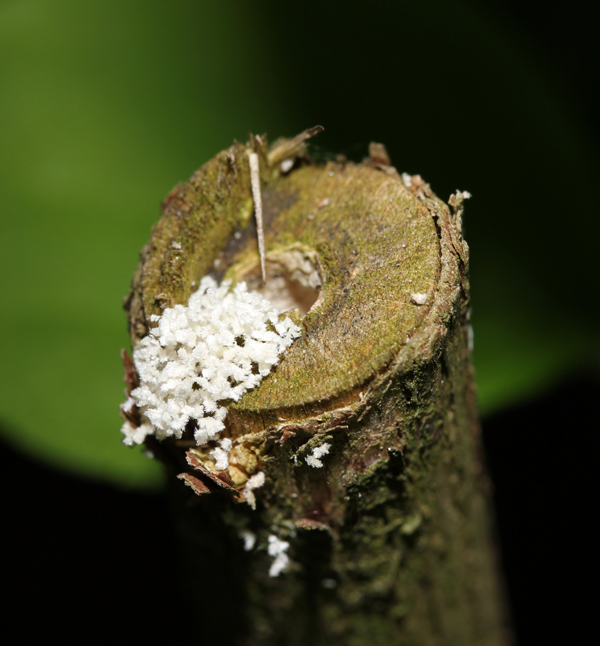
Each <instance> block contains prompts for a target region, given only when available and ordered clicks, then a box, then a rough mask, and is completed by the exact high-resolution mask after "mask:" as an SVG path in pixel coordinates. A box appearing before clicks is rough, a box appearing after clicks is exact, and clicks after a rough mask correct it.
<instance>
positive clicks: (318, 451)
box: [306, 442, 331, 469]
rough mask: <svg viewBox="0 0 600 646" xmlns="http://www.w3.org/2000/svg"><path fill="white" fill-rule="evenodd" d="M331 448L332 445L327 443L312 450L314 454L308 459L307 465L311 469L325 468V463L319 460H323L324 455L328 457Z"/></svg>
mask: <svg viewBox="0 0 600 646" xmlns="http://www.w3.org/2000/svg"><path fill="white" fill-rule="evenodd" d="M330 448H331V444H329V443H328V442H325V443H323V444H321V445H320V446H317V447H315V448H314V449H313V450H312V453H311V454H310V455H309V456H308V457H307V458H306V464H308V466H309V467H313V468H315V469H320V468H321V467H322V466H323V462H322V461H321V460H319V458H322V457H323V456H324V455H327V454H328V453H329V449H330Z"/></svg>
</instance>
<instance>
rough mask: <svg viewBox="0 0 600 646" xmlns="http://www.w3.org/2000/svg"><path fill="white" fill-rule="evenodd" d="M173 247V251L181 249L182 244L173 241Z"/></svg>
mask: <svg viewBox="0 0 600 646" xmlns="http://www.w3.org/2000/svg"><path fill="white" fill-rule="evenodd" d="M171 246H172V247H173V249H181V242H175V241H173V242H171Z"/></svg>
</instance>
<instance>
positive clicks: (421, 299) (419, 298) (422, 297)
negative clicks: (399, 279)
mask: <svg viewBox="0 0 600 646" xmlns="http://www.w3.org/2000/svg"><path fill="white" fill-rule="evenodd" d="M410 298H411V300H412V302H413V303H416V304H417V305H425V303H426V302H427V294H419V293H414V294H411V295H410Z"/></svg>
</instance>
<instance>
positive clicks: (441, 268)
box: [126, 137, 508, 646]
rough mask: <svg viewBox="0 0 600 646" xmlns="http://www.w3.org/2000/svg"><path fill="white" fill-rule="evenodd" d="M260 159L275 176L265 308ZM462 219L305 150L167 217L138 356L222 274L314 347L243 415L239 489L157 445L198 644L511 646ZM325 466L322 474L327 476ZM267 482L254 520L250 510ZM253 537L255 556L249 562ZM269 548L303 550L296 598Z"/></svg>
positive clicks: (366, 170) (225, 475)
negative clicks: (317, 452)
mask: <svg viewBox="0 0 600 646" xmlns="http://www.w3.org/2000/svg"><path fill="white" fill-rule="evenodd" d="M249 151H250V152H254V153H257V154H258V157H259V162H260V168H261V185H262V200H263V217H264V227H265V236H266V267H267V274H268V276H269V279H268V281H267V285H266V286H265V287H261V282H260V262H259V258H258V253H257V243H256V235H255V227H254V224H253V221H252V217H251V216H252V190H251V185H250V174H249V168H248V152H249ZM449 202H450V207H451V208H449V207H448V206H447V205H446V204H444V203H443V202H442V201H440V200H439V199H438V198H436V196H435V195H434V194H433V193H432V191H431V189H430V188H429V186H428V185H427V184H426V183H425V182H423V181H422V180H421V178H420V177H418V176H413V177H411V178H409V177H408V176H400V175H399V174H398V173H397V172H396V170H395V169H394V168H393V167H392V166H390V165H389V160H388V159H387V154H386V153H385V149H383V147H382V146H379V147H378V146H372V147H371V156H370V159H368V160H366V161H365V162H363V163H362V164H358V165H357V164H352V163H348V162H346V161H345V160H343V159H338V160H336V161H331V162H329V163H326V164H323V165H317V164H313V163H311V161H310V159H309V158H308V157H307V155H306V152H305V149H304V139H302V137H300V138H295V139H293V140H280V141H278V142H275V144H274V146H273V147H272V148H271V149H270V150H269V148H268V147H267V143H266V140H265V139H264V138H260V137H251V139H250V141H249V143H248V144H247V145H246V146H244V145H242V144H235V145H234V146H232V147H231V148H230V149H228V150H227V151H224V152H222V153H220V154H219V155H217V157H215V158H214V159H213V160H211V161H210V162H208V163H207V164H206V165H205V166H204V167H202V168H201V169H200V170H199V171H197V172H196V173H195V174H194V176H193V177H192V178H191V179H190V180H189V182H187V183H185V184H183V185H181V186H179V187H177V188H176V189H175V191H174V192H173V193H172V194H171V195H170V196H169V198H168V199H167V201H166V202H165V205H164V209H163V216H162V218H161V220H160V221H159V223H158V224H157V225H156V227H155V228H154V230H153V233H152V236H151V239H150V242H149V243H148V245H147V246H146V247H145V248H144V250H143V251H142V254H141V261H140V265H139V267H138V270H137V272H136V275H135V277H134V281H133V286H132V290H131V293H130V294H129V296H128V298H127V299H126V308H127V310H128V314H129V321H130V330H131V336H132V342H133V344H134V345H135V343H136V342H137V341H138V340H139V339H140V338H142V337H143V336H144V335H145V334H147V332H148V329H149V325H150V323H149V320H150V319H149V316H150V315H151V314H160V312H161V311H162V310H163V309H164V308H165V307H167V306H172V305H174V304H175V303H186V302H187V300H188V298H189V296H190V294H191V293H192V292H193V291H194V289H195V287H196V286H197V284H198V282H199V280H200V278H201V277H202V276H204V275H205V274H208V273H212V274H213V276H215V278H217V279H219V280H220V279H222V278H223V277H225V278H231V279H233V280H234V281H237V280H247V281H249V282H250V283H251V285H253V286H254V287H256V288H261V289H263V290H264V291H265V293H267V294H269V295H271V296H273V295H275V297H281V298H283V299H284V300H285V299H287V300H288V301H289V302H291V303H293V304H296V305H297V309H296V311H295V312H294V313H293V316H295V318H296V320H297V321H299V322H301V325H302V328H303V334H302V336H301V337H300V338H299V339H298V340H296V341H295V343H294V344H293V345H292V346H291V347H290V348H289V349H288V350H287V351H286V353H285V354H284V356H283V358H282V360H281V361H280V363H279V365H278V366H277V368H276V370H274V371H273V372H272V373H271V374H270V375H269V376H268V377H267V378H265V379H264V380H263V382H262V383H261V385H260V386H259V387H257V388H256V389H254V390H253V391H250V392H248V393H247V394H246V395H245V396H244V397H243V398H242V399H241V400H240V401H238V402H236V403H231V405H230V406H229V413H228V417H227V434H228V435H229V436H230V437H231V439H232V440H233V442H234V449H233V451H232V453H231V460H230V467H229V469H228V471H227V472H216V471H214V464H211V462H210V459H209V458H208V457H207V452H204V453H203V452H202V450H199V451H196V452H194V453H192V454H189V455H188V459H187V460H186V458H185V453H186V450H187V449H189V448H190V446H192V443H191V442H190V441H189V434H188V436H187V437H186V436H184V438H183V440H166V441H163V442H162V443H158V442H156V441H153V440H152V438H149V439H148V441H147V443H148V446H149V448H150V449H151V450H152V451H153V452H154V453H155V454H156V455H157V457H160V458H161V459H162V460H163V462H164V463H165V465H166V466H167V468H168V471H169V473H170V474H171V477H170V483H171V488H172V490H173V496H174V500H175V501H176V506H177V507H176V508H177V518H178V522H179V527H180V530H181V532H182V535H183V536H184V542H185V544H186V545H187V559H186V567H187V568H188V569H189V573H190V576H191V578H192V580H193V582H194V583H193V586H192V590H193V594H194V595H196V601H197V604H198V607H199V619H198V621H199V624H198V625H199V638H201V637H202V636H205V637H206V636H207V635H208V634H214V635H217V636H219V637H220V638H222V640H223V641H224V642H225V643H240V644H286V645H289V646H292V645H298V646H300V645H304V644H311V645H320V644H344V645H353V646H359V645H360V646H362V645H363V644H369V645H370V646H374V645H379V644H381V645H384V644H385V645H386V646H387V645H389V644H407V645H408V644H435V645H437V644H439V645H442V644H448V645H451V644H452V645H454V644H461V645H463V646H466V645H469V644H477V645H485V646H488V645H489V646H491V645H501V644H506V643H507V641H508V636H507V635H508V633H507V631H506V627H505V613H504V604H503V598H502V591H501V586H500V584H499V576H498V571H497V563H496V556H495V551H494V545H493V540H492V536H491V534H492V530H491V523H490V509H489V485H488V481H487V478H486V475H485V469H484V466H483V461H482V456H481V446H480V439H479V426H478V420H477V414H476V401H475V393H474V385H473V370H472V366H471V357H470V350H469V343H468V339H469V322H468V318H469V283H468V248H467V245H466V243H465V242H464V240H463V238H462V233H461V218H462V196H461V195H460V194H457V195H456V196H453V197H452V198H451V200H450V201H449ZM315 298H316V302H314V303H313V302H312V301H314V299H315ZM306 310H308V312H307V313H304V312H305V311H306ZM324 444H328V445H330V450H329V453H328V454H326V455H324V456H323V457H321V458H319V459H320V460H321V461H322V463H323V467H321V468H315V467H313V466H309V464H308V463H307V461H306V458H307V457H308V456H309V455H311V454H312V453H311V452H312V451H314V449H315V448H317V447H320V446H321V447H322V446H323V445H324ZM194 460H195V462H194ZM309 462H310V460H309ZM198 463H200V466H198ZM194 465H195V467H196V468H194ZM259 472H263V473H264V474H265V476H266V482H265V484H264V486H263V487H261V488H260V489H256V490H255V491H253V492H252V493H253V494H254V495H255V496H256V500H257V505H256V509H255V510H253V509H252V508H251V507H250V505H247V504H245V503H241V504H240V502H239V501H240V500H243V499H244V498H243V493H244V488H245V487H246V485H247V479H248V478H249V477H251V476H252V475H253V474H256V473H259ZM181 474H184V475H183V476H182V477H183V479H184V480H185V481H186V482H187V484H189V485H190V486H191V488H192V489H191V490H190V489H188V488H185V487H184V486H183V484H182V483H181V482H180V481H178V480H177V479H176V478H175V477H174V476H176V475H181ZM219 481H220V482H219ZM190 500H193V501H194V504H193V505H192V506H190V504H189V502H190ZM244 535H245V536H247V537H249V536H251V535H252V536H255V537H256V544H255V546H254V547H253V549H251V550H249V551H244V548H243V541H242V540H241V538H240V536H244ZM269 536H271V537H273V536H274V537H277V539H278V540H280V541H285V542H287V543H289V549H288V551H287V555H288V556H289V559H290V563H289V566H288V567H287V569H286V570H284V571H283V572H282V573H281V574H280V575H279V576H276V577H273V576H269V570H270V568H271V566H272V563H273V556H270V555H269V553H268V544H269ZM271 540H273V539H271Z"/></svg>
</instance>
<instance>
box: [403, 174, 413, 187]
mask: <svg viewBox="0 0 600 646" xmlns="http://www.w3.org/2000/svg"><path fill="white" fill-rule="evenodd" d="M402 183H403V184H404V186H406V188H410V187H411V186H412V177H411V176H410V175H409V174H408V173H402Z"/></svg>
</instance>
